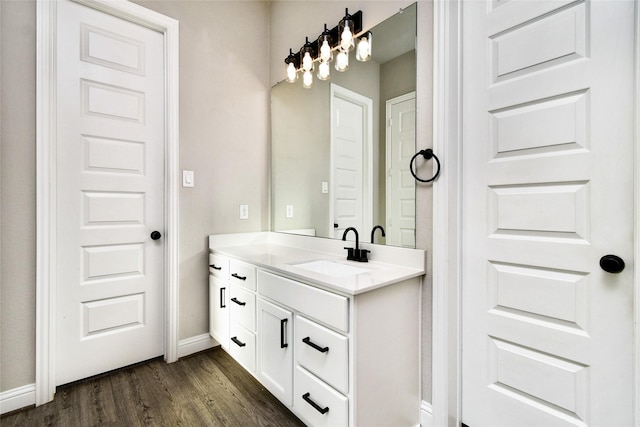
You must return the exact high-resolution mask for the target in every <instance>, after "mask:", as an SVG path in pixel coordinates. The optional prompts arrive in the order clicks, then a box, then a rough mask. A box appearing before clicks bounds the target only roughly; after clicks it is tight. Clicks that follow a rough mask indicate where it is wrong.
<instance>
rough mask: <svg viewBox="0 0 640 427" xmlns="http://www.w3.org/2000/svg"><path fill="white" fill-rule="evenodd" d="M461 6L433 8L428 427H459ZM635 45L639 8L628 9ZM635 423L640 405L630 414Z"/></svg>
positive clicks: (638, 190) (638, 358)
mask: <svg viewBox="0 0 640 427" xmlns="http://www.w3.org/2000/svg"><path fill="white" fill-rule="evenodd" d="M462 3H463V1H461V0H457V1H450V2H439V1H434V2H433V3H432V4H433V11H434V22H433V24H434V25H433V31H434V44H433V59H434V70H433V71H434V80H433V89H434V97H433V103H434V108H433V112H434V113H433V145H434V152H437V153H438V155H440V159H441V163H442V169H441V171H442V172H441V174H440V177H439V179H438V180H437V181H436V182H434V184H433V251H432V260H433V339H432V354H433V363H432V378H433V380H432V393H433V394H432V400H433V402H432V406H431V408H432V417H433V420H432V425H436V426H447V425H449V426H459V425H460V423H461V421H462V418H461V409H462V395H461V384H462V372H461V349H462V346H461V327H462V322H461V305H462V295H461V285H462V279H461V273H462V262H461V261H462V259H461V249H462V248H461V238H462V224H461V222H460V217H461V200H460V198H461V195H462V188H461V183H462V179H461V178H462V168H461V164H462V163H461V153H462V150H463V149H464V147H463V144H462V102H463V101H462V95H463V93H462V66H463V58H462V56H461V54H462V34H461V31H462ZM635 33H636V40H640V5H638V3H636V9H635ZM635 52H636V55H635V56H636V62H635V68H636V70H635V78H636V80H635V92H636V93H635V100H636V101H635V114H634V115H635V125H634V128H635V141H634V147H635V160H636V162H635V164H636V167H635V171H634V181H633V182H634V184H635V190H634V197H635V200H634V206H635V208H634V210H635V212H634V214H635V221H634V223H635V229H634V232H633V236H634V237H633V238H634V260H633V263H634V264H635V265H634V267H635V272H634V322H635V324H636V325H638V324H640V225H639V224H640V43H636V46H635ZM634 338H635V343H634V348H635V355H634V357H635V372H634V379H635V380H634V382H635V387H634V388H635V401H636V402H637V401H638V397H639V396H640V327H639V326H636V328H635V332H634ZM634 412H635V419H636V422H638V421H640V404H639V403H636V407H635V408H634Z"/></svg>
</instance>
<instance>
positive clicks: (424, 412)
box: [420, 400, 433, 427]
mask: <svg viewBox="0 0 640 427" xmlns="http://www.w3.org/2000/svg"><path fill="white" fill-rule="evenodd" d="M420 426H421V427H433V409H432V407H431V403H428V402H425V401H424V400H423V401H422V404H421V405H420Z"/></svg>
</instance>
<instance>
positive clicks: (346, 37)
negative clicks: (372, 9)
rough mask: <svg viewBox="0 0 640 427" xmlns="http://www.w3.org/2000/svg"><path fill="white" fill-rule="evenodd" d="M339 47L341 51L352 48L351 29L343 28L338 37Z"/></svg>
mask: <svg viewBox="0 0 640 427" xmlns="http://www.w3.org/2000/svg"><path fill="white" fill-rule="evenodd" d="M340 47H342V49H343V50H350V49H351V48H352V47H353V34H351V29H350V28H349V27H348V26H345V27H344V30H343V31H342V34H341V35H340Z"/></svg>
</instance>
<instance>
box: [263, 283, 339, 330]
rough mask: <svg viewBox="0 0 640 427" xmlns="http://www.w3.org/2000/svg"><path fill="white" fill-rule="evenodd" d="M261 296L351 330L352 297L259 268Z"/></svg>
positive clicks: (334, 325)
mask: <svg viewBox="0 0 640 427" xmlns="http://www.w3.org/2000/svg"><path fill="white" fill-rule="evenodd" d="M258 283H259V286H260V295H264V296H266V297H268V298H271V299H273V300H275V301H278V302H279V303H281V304H283V305H286V306H287V307H290V308H292V309H294V310H295V311H299V312H301V313H303V314H305V315H307V316H309V317H313V318H314V319H317V320H319V321H320V322H323V323H326V324H327V325H329V326H332V327H334V328H336V329H339V330H341V331H344V332H348V331H349V314H348V313H349V298H347V297H344V296H342V295H337V294H334V293H332V292H328V291H325V290H322V289H318V288H315V287H313V286H309V285H305V284H302V283H300V282H296V281H294V280H290V279H286V278H284V277H281V276H276V275H275V274H271V273H267V272H265V271H262V270H259V271H258Z"/></svg>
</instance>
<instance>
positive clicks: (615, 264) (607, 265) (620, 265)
mask: <svg viewBox="0 0 640 427" xmlns="http://www.w3.org/2000/svg"><path fill="white" fill-rule="evenodd" d="M600 267H602V269H603V270H604V271H606V272H607V273H620V272H621V271H622V270H624V261H623V260H622V258H620V257H619V256H617V255H605V256H603V257H602V258H600Z"/></svg>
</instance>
